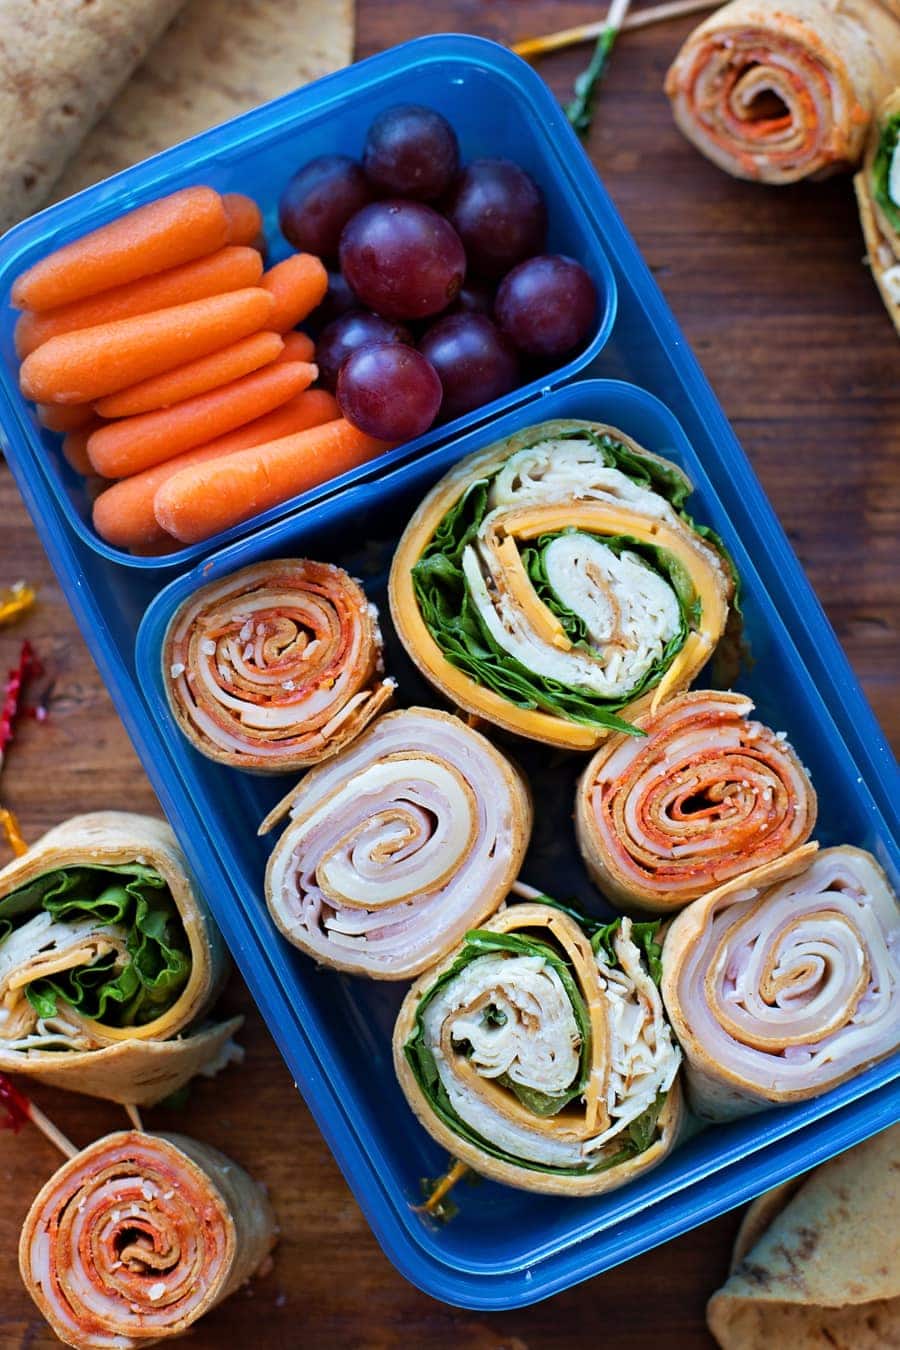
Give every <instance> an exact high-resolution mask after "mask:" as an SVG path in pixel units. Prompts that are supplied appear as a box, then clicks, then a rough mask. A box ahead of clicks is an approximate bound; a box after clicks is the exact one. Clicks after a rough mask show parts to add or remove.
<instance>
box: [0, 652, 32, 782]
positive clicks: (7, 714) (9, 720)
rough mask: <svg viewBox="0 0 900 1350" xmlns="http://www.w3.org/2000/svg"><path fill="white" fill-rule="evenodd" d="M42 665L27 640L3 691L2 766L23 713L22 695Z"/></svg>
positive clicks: (0, 715) (0, 721) (0, 719)
mask: <svg viewBox="0 0 900 1350" xmlns="http://www.w3.org/2000/svg"><path fill="white" fill-rule="evenodd" d="M41 672H42V666H41V663H40V661H39V660H38V659H37V657H36V656H35V653H34V648H33V647H32V645H31V643H30V642H28V641H27V640H26V641H25V642H23V643H22V649H21V651H20V653H19V663H18V665H17V666H14V667H13V669H12V670H11V671H10V672H9V673H8V675H7V677H6V685H5V687H4V691H3V707H2V708H0V768H2V766H3V757H4V755H5V754H6V751H7V748H8V746H9V743H10V741H11V740H12V738H13V736H14V735H15V729H16V722H17V721H18V719H19V717H20V715H21V713H22V695H23V693H24V690H25V686H26V684H27V683H28V681H29V680H30V679H32V678H33V677H34V676H36V675H40V674H41Z"/></svg>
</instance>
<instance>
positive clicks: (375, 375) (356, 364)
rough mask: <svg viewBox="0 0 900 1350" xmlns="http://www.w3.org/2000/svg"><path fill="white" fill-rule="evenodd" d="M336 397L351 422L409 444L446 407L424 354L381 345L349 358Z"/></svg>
mask: <svg viewBox="0 0 900 1350" xmlns="http://www.w3.org/2000/svg"><path fill="white" fill-rule="evenodd" d="M337 399H338V403H339V404H340V407H341V412H342V413H343V414H344V416H345V417H346V419H347V421H348V422H352V423H353V425H354V426H355V427H359V429H360V431H364V432H366V434H367V435H369V436H377V438H378V439H379V440H380V441H409V440H412V438H413V437H414V436H421V435H422V433H423V432H424V431H427V430H428V428H429V427H430V426H431V424H432V422H433V421H434V419H435V417H436V416H437V411H438V408H439V407H440V403H441V382H440V380H439V379H438V377H437V374H436V373H435V371H434V370H433V369H432V367H431V366H430V365H429V364H428V362H427V361H426V360H425V357H424V356H423V355H422V354H421V352H417V351H416V349H415V348H414V347H404V346H401V345H400V344H399V343H397V342H376V343H373V344H372V345H370V346H367V347H361V348H359V350H357V351H355V352H353V353H352V355H350V356H348V357H347V359H346V361H345V362H344V364H343V365H342V366H341V372H340V375H339V376H338V383H337Z"/></svg>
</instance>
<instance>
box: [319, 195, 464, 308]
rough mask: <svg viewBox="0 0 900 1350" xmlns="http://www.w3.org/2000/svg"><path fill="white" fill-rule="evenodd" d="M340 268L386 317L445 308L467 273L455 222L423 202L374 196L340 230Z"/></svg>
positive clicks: (360, 293)
mask: <svg viewBox="0 0 900 1350" xmlns="http://www.w3.org/2000/svg"><path fill="white" fill-rule="evenodd" d="M340 255H341V271H342V272H343V273H344V276H345V277H346V279H347V281H348V282H349V284H350V285H351V286H352V287H353V289H354V291H355V292H356V294H357V295H358V296H359V298H360V300H361V301H362V302H363V304H365V305H368V306H369V308H370V309H374V310H375V311H376V312H377V313H378V314H382V315H384V317H385V318H386V319H422V318H425V317H426V316H427V315H429V314H437V313H439V312H440V310H442V309H446V308H447V306H448V305H449V304H450V303H451V301H452V300H454V299H455V298H456V295H457V293H458V291H459V288H460V286H461V285H462V283H463V277H464V276H465V274H466V255H465V252H464V250H463V246H462V244H461V242H460V239H459V236H458V235H457V233H456V231H455V230H454V229H453V227H452V226H451V225H449V224H448V223H447V221H446V220H444V218H443V216H439V215H438V213H437V211H432V209H431V207H430V206H424V205H422V203H421V202H404V201H386V202H372V204H371V205H370V206H364V207H363V209H362V210H361V211H359V212H357V214H356V215H355V216H354V217H353V219H352V220H351V221H350V222H349V224H348V225H347V227H346V229H345V230H344V233H343V234H342V235H341V249H340Z"/></svg>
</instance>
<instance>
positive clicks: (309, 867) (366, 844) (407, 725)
mask: <svg viewBox="0 0 900 1350" xmlns="http://www.w3.org/2000/svg"><path fill="white" fill-rule="evenodd" d="M285 811H289V812H290V819H289V821H288V824H287V826H286V828H285V831H284V834H283V835H282V837H281V839H280V840H279V841H278V843H277V844H276V846H275V849H274V851H273V853H272V856H271V858H270V859H269V865H268V867H267V868H266V902H267V904H268V906H269V911H270V913H271V915H272V917H273V919H274V920H275V922H276V924H277V925H278V927H279V928H280V929H281V931H282V933H283V934H284V935H285V937H286V938H287V939H288V941H289V942H292V943H294V945H295V946H297V947H299V948H300V949H301V950H302V951H305V952H308V953H309V955H310V956H313V957H315V958H316V960H317V961H321V962H322V963H323V964H324V965H328V966H334V967H336V968H337V969H338V970H347V971H350V972H352V973H353V974H357V975H369V976H371V977H372V978H374V979H382V980H402V979H409V978H410V976H412V975H418V974H419V972H420V971H422V970H425V969H426V968H427V967H428V966H430V965H431V964H432V963H433V962H434V961H436V960H438V959H439V958H440V957H441V956H442V955H443V954H444V953H445V952H446V951H448V950H449V949H450V948H451V947H452V946H453V945H454V944H455V943H457V942H458V941H459V940H460V938H461V937H462V936H463V934H464V933H465V931H466V929H468V928H473V927H475V925H476V924H478V923H480V922H481V921H482V920H483V919H485V918H487V917H488V915H489V914H492V913H493V912H494V910H495V909H496V908H497V906H498V905H499V904H500V903H501V902H502V901H503V900H504V899H505V897H506V895H507V892H508V891H509V888H510V886H511V885H512V883H513V881H514V880H515V878H516V876H517V875H518V872H519V868H520V867H521V864H522V860H523V858H524V856H525V850H526V848H527V847H528V840H529V837H530V834H531V801H530V798H529V795H528V789H527V787H526V784H525V782H524V780H523V779H522V777H521V776H520V774H519V773H518V771H517V770H516V769H515V768H514V767H513V765H512V764H510V763H509V761H508V760H507V759H505V758H504V756H503V755H501V754H500V752H499V751H498V750H495V749H494V747H493V746H492V745H491V743H490V741H488V740H486V739H485V737H484V736H481V735H479V733H478V732H477V731H473V730H472V729H471V727H467V726H466V725H465V723H464V722H461V721H460V720H459V719H458V718H456V717H449V716H448V715H447V714H446V713H442V712H438V711H436V710H435V709H433V708H405V709H402V710H401V711H399V712H393V713H387V714H386V715H385V716H384V717H380V718H379V719H378V721H377V722H376V723H375V724H374V726H372V727H370V728H369V730H368V731H366V732H364V733H363V735H362V736H360V737H359V739H358V740H357V741H356V742H355V743H354V744H353V745H351V746H349V747H348V748H347V749H346V750H344V751H343V752H342V753H341V754H340V755H337V756H336V757H335V758H334V759H332V760H330V761H329V762H328V763H327V764H321V765H319V767H318V768H316V769H313V770H311V772H310V773H308V774H307V775H306V777H305V778H303V779H301V781H300V785H299V787H297V788H296V789H295V791H294V792H292V793H291V794H290V796H289V797H288V798H287V799H286V800H285V801H284V802H282V803H281V804H280V806H278V807H276V808H275V810H274V811H273V812H272V814H271V815H270V816H269V817H268V818H267V820H265V821H264V822H263V827H262V829H263V831H265V830H267V829H268V828H269V827H270V825H272V824H273V823H274V822H275V821H276V820H277V819H278V818H279V817H280V816H281V815H282V814H283V813H284V812H285Z"/></svg>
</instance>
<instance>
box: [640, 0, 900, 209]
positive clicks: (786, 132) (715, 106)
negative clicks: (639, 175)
mask: <svg viewBox="0 0 900 1350" xmlns="http://www.w3.org/2000/svg"><path fill="white" fill-rule="evenodd" d="M898 80H900V9H898V8H897V7H896V6H895V5H893V4H891V2H890V0H888V3H885V4H881V3H879V0H849V3H846V4H840V5H835V4H831V3H830V2H829V0H777V3H776V2H775V0H733V2H732V3H731V4H728V5H723V6H722V7H721V8H720V9H717V10H716V12H715V13H714V14H711V15H710V16H709V18H708V19H705V20H704V21H703V23H701V24H700V25H699V27H698V28H696V29H695V30H694V32H693V33H691V35H690V37H689V38H688V39H687V41H686V42H685V43H684V45H683V47H682V48H681V51H680V52H679V53H678V55H677V57H676V58H675V61H674V62H673V64H672V66H671V68H670V70H669V73H668V75H667V76H666V93H667V94H668V95H669V98H670V99H671V101H672V110H673V112H674V114H675V121H676V122H677V123H678V126H679V127H680V128H681V130H682V131H683V132H684V134H685V136H687V138H688V140H690V141H692V142H693V144H694V145H695V146H696V147H697V149H698V150H700V151H701V152H702V153H703V154H704V155H706V156H707V158H708V159H711V160H712V161H713V163H714V164H718V166H719V168H721V169H725V171H726V172H727V173H730V174H734V175H735V176H736V177H738V178H751V179H758V180H759V181H760V182H763V183H774V184H778V183H795V182H797V181H798V180H799V179H801V178H809V177H814V176H815V177H821V176H824V175H825V174H827V173H830V172H833V171H834V170H840V169H848V168H852V167H853V166H854V165H855V164H857V163H858V162H859V160H860V158H861V156H862V153H863V149H864V146H865V142H866V136H867V133H868V130H869V126H870V124H871V122H872V119H873V117H874V115H875V110H876V108H877V107H878V105H879V103H880V102H881V100H882V99H883V98H885V97H886V96H887V94H889V93H890V91H891V89H892V88H893V87H894V85H895V84H896V83H897V81H898Z"/></svg>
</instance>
